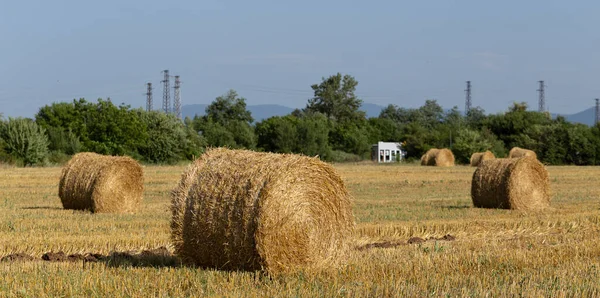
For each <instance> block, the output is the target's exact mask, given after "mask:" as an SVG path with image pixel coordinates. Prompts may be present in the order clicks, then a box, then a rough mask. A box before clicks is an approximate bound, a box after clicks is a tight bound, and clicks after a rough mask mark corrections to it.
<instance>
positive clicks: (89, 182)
mask: <svg viewBox="0 0 600 298" xmlns="http://www.w3.org/2000/svg"><path fill="white" fill-rule="evenodd" d="M143 192H144V172H143V170H142V167H141V166H140V165H139V163H138V162H137V161H135V160H133V159H132V158H130V157H122V156H105V155H100V154H96V153H91V152H84V153H78V154H76V155H75V156H73V158H71V160H69V162H68V163H67V164H66V165H65V167H64V168H63V169H62V175H61V178H60V184H59V186H58V196H59V197H60V200H61V202H62V205H63V207H64V208H65V209H75V210H90V211H92V212H94V213H134V212H136V211H137V210H138V209H139V206H140V203H141V201H142V195H143Z"/></svg>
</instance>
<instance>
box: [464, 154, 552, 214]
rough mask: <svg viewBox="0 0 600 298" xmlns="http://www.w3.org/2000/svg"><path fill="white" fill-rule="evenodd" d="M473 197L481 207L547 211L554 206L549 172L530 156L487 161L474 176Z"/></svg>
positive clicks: (477, 205) (475, 203)
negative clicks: (551, 198)
mask: <svg viewBox="0 0 600 298" xmlns="http://www.w3.org/2000/svg"><path fill="white" fill-rule="evenodd" d="M471 198H472V199H473V205H474V206H475V207H481V208H503V209H515V210H538V209H543V208H545V207H548V206H549V205H550V180H549V178H548V171H546V168H545V167H544V165H542V163H540V162H539V161H538V160H537V159H536V158H533V157H530V156H526V157H521V158H498V159H490V160H486V161H483V162H482V163H481V164H480V165H479V167H478V168H477V170H475V173H473V180H472V182H471Z"/></svg>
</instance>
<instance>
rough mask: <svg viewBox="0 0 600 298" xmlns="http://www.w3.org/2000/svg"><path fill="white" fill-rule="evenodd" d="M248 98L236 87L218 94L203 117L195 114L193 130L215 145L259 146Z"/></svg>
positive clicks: (250, 147)
mask: <svg viewBox="0 0 600 298" xmlns="http://www.w3.org/2000/svg"><path fill="white" fill-rule="evenodd" d="M253 121H254V119H253V118H252V115H251V113H250V111H248V110H246V100H245V99H244V98H243V97H238V94H237V93H236V92H235V91H234V90H229V91H228V92H227V93H226V94H224V95H222V96H219V97H217V98H216V99H215V100H214V101H213V102H212V103H211V104H210V105H209V106H208V107H206V114H205V115H204V116H202V117H194V120H193V126H194V129H195V130H196V131H198V132H200V133H201V134H202V136H203V137H204V138H205V140H206V142H207V145H209V146H215V147H230V148H247V149H254V148H255V147H256V135H255V132H254V127H253V126H252V122H253Z"/></svg>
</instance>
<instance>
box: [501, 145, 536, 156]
mask: <svg viewBox="0 0 600 298" xmlns="http://www.w3.org/2000/svg"><path fill="white" fill-rule="evenodd" d="M523 156H531V157H535V158H537V154H535V151H533V150H529V149H523V148H519V147H513V148H512V149H510V151H509V152H508V158H519V157H523Z"/></svg>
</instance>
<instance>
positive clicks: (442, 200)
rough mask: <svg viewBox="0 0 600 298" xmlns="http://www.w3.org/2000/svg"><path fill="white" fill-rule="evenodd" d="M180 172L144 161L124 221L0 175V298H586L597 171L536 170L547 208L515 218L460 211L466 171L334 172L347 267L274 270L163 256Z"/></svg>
mask: <svg viewBox="0 0 600 298" xmlns="http://www.w3.org/2000/svg"><path fill="white" fill-rule="evenodd" d="M187 168H188V165H187V164H186V165H181V166H172V167H168V166H164V167H163V166H147V167H145V168H144V178H145V179H144V203H143V204H142V205H141V206H140V209H139V211H138V212H137V213H135V214H113V213H97V214H92V213H89V212H85V211H77V210H65V209H63V208H62V204H61V201H60V198H59V197H58V195H57V191H56V190H57V187H58V182H59V179H60V175H61V168H60V167H55V168H25V169H23V168H0V195H1V196H0V260H1V261H0V296H2V297H57V296H59V297H65V296H66V297H70V296H86V297H182V296H184V297H185V296H195V297H199V296H219V297H223V296H227V297H231V296H237V297H239V296H245V297H248V296H250V297H264V296H268V297H273V296H277V297H281V296H285V297H289V296H300V297H315V296H316V297H323V296H327V297H331V296H336V297H337V296H342V297H347V296H349V297H365V296H369V297H381V296H384V297H386V296H388V297H389V296H394V297H398V296H400V297H446V296H452V297H482V296H483V297H485V296H489V297H515V296H527V297H540V296H544V297H548V296H551V297H590V296H599V295H600V284H599V283H598V275H599V274H600V273H599V269H598V268H600V240H597V239H599V237H597V236H598V234H599V232H600V210H599V207H598V206H599V203H600V187H596V185H600V167H571V166H565V167H552V166H549V167H547V170H548V174H549V177H550V178H549V179H550V186H551V189H552V197H551V202H552V208H551V210H542V211H536V212H529V211H518V210H504V209H483V208H474V207H472V201H471V196H470V190H471V177H472V176H473V173H474V171H475V168H472V167H469V166H456V167H421V166H419V165H416V164H415V165H397V164H395V165H374V164H371V163H359V164H343V165H334V168H335V170H336V171H337V172H338V173H339V175H340V177H341V178H342V180H343V182H344V184H345V185H346V187H347V189H348V191H349V193H350V194H351V195H352V196H353V198H354V205H353V213H354V216H355V221H356V227H355V233H354V235H353V236H352V250H351V252H350V253H349V255H348V259H347V266H345V267H343V268H338V269H333V268H332V269H327V268H325V269H322V270H319V271H316V272H296V273H292V274H284V275H278V276H268V275H266V274H265V273H263V272H261V271H228V270H218V269H215V268H200V267H194V266H190V265H183V264H181V262H179V261H178V259H177V258H175V257H174V256H173V252H174V247H173V245H172V244H171V239H170V220H171V211H170V204H171V202H170V194H171V191H172V190H173V189H174V188H175V187H176V186H177V185H178V183H179V181H180V179H181V175H182V173H183V172H184V171H185V170H186V169H187ZM231 212H232V213H231V214H232V215H234V214H235V210H231ZM61 252H62V253H61Z"/></svg>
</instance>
